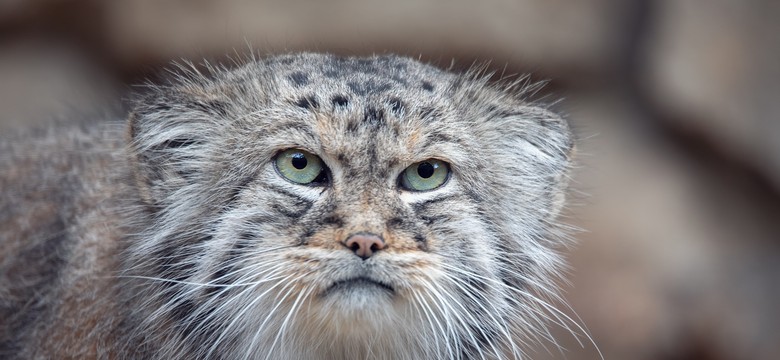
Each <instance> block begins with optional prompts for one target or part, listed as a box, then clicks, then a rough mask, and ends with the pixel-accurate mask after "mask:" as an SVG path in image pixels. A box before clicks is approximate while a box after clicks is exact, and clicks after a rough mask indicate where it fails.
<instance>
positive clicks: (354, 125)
mask: <svg viewBox="0 0 780 360" xmlns="http://www.w3.org/2000/svg"><path fill="white" fill-rule="evenodd" d="M359 130H360V123H358V122H357V121H350V122H348V123H347V132H349V133H351V134H357V133H358V131H359Z"/></svg>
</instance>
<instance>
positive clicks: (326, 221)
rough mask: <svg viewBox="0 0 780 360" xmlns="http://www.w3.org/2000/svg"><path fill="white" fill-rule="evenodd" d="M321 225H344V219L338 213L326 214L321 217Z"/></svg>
mask: <svg viewBox="0 0 780 360" xmlns="http://www.w3.org/2000/svg"><path fill="white" fill-rule="evenodd" d="M321 222H322V224H323V225H335V226H336V227H342V226H344V220H343V219H342V218H341V217H340V216H338V215H328V216H326V217H324V218H322V221H321Z"/></svg>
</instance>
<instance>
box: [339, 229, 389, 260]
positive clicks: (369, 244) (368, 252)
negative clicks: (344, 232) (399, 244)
mask: <svg viewBox="0 0 780 360" xmlns="http://www.w3.org/2000/svg"><path fill="white" fill-rule="evenodd" d="M344 245H345V246H346V247H348V248H349V249H350V250H352V252H354V253H355V255H357V256H360V257H361V258H362V259H363V260H365V259H368V258H369V257H371V256H372V255H373V254H374V253H375V252H377V251H379V250H382V249H384V247H385V242H384V240H382V238H381V237H379V236H377V235H374V234H370V233H357V234H353V235H351V236H350V237H349V238H347V240H346V241H345V242H344Z"/></svg>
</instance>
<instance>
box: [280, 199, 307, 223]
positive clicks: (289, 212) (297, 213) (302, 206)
mask: <svg viewBox="0 0 780 360" xmlns="http://www.w3.org/2000/svg"><path fill="white" fill-rule="evenodd" d="M292 205H293V206H294V207H295V208H292V209H291V208H290V207H287V206H284V205H282V204H271V208H272V209H274V211H276V212H278V213H279V214H280V215H283V216H285V217H288V218H293V219H298V218H300V217H301V216H303V215H304V214H306V212H308V211H309V209H311V206H312V203H311V202H309V201H304V200H301V201H297V202H296V203H295V204H292Z"/></svg>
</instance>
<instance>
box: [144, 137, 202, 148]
mask: <svg viewBox="0 0 780 360" xmlns="http://www.w3.org/2000/svg"><path fill="white" fill-rule="evenodd" d="M200 143H201V142H200V141H198V140H194V139H171V140H167V141H165V142H164V143H162V144H160V145H159V146H156V147H154V149H155V150H162V149H179V148H184V147H188V146H192V145H196V144H200Z"/></svg>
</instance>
